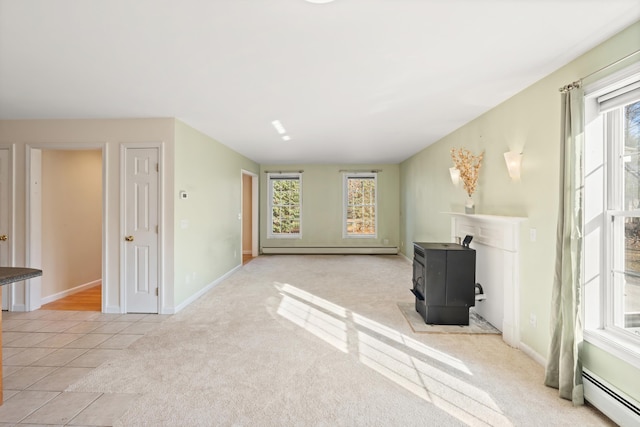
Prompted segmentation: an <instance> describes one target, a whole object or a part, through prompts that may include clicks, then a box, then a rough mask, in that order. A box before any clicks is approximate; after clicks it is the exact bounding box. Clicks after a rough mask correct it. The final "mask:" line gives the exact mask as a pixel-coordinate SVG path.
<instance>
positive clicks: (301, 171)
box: [264, 170, 304, 173]
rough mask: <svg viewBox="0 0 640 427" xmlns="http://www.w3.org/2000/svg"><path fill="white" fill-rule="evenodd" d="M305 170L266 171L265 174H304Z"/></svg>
mask: <svg viewBox="0 0 640 427" xmlns="http://www.w3.org/2000/svg"><path fill="white" fill-rule="evenodd" d="M303 172H304V171H303V170H299V171H264V173H303Z"/></svg>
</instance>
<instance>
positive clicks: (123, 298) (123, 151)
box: [118, 142, 165, 314]
mask: <svg viewBox="0 0 640 427" xmlns="http://www.w3.org/2000/svg"><path fill="white" fill-rule="evenodd" d="M130 148H155V149H157V150H158V169H159V170H158V260H157V268H158V272H157V273H158V306H157V311H156V313H158V314H161V313H162V307H164V299H165V289H164V268H163V266H164V144H163V143H162V142H122V143H120V234H119V235H118V241H119V242H120V247H119V248H120V300H119V304H120V312H121V313H127V283H126V272H125V270H124V266H125V265H126V260H125V241H124V236H125V235H126V233H127V230H126V229H125V224H126V213H127V212H126V208H127V207H126V197H125V194H126V192H125V190H126V188H125V183H126V173H127V170H126V169H127V168H126V167H125V162H126V158H127V157H126V155H127V149H130Z"/></svg>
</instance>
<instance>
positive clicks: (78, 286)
mask: <svg viewBox="0 0 640 427" xmlns="http://www.w3.org/2000/svg"><path fill="white" fill-rule="evenodd" d="M103 151H104V148H103V147H101V146H98V147H96V146H78V145H77V144H75V145H74V146H73V147H68V146H63V145H62V146H51V145H50V144H48V145H47V146H46V147H44V146H43V147H27V162H28V167H27V170H28V174H29V178H30V180H29V183H28V204H27V219H28V224H27V239H28V242H29V246H28V255H27V256H28V263H29V265H34V266H40V267H41V269H42V270H43V275H42V277H40V278H37V280H33V279H32V280H31V281H30V283H29V286H28V288H27V289H26V298H25V305H26V307H25V309H26V311H32V310H36V309H38V308H46V309H60V310H70V309H72V310H82V309H84V310H87V309H90V310H95V311H104V304H103V301H104V297H103V296H104V294H105V291H106V289H105V287H104V286H102V280H103V277H104V276H103V272H104V267H103V266H104V253H105V250H104V236H103V229H104V227H103V222H104V221H103V220H104V217H103V215H104V213H103V212H104V209H103V207H104V188H105V183H104V179H103V176H104V175H103V170H104V152H103ZM43 213H46V214H43ZM87 295H90V296H91V298H90V299H88V300H87V299H86V296H87ZM69 301H74V302H73V303H72V304H71V305H69V304H67V302H69ZM83 302H84V303H83Z"/></svg>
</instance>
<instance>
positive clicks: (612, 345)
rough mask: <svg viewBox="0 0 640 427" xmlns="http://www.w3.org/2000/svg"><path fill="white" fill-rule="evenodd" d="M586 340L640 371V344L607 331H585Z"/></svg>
mask: <svg viewBox="0 0 640 427" xmlns="http://www.w3.org/2000/svg"><path fill="white" fill-rule="evenodd" d="M584 340H585V341H586V342H588V343H590V344H592V345H594V346H596V347H598V348H600V349H602V350H604V351H606V352H608V353H610V354H611V355H613V356H615V357H617V358H619V359H621V360H624V361H625V362H627V363H628V364H630V365H631V366H633V367H634V368H636V369H640V343H637V342H633V341H632V340H630V339H628V338H626V337H623V336H620V335H618V334H616V333H615V332H611V331H607V330H605V329H590V330H585V331H584Z"/></svg>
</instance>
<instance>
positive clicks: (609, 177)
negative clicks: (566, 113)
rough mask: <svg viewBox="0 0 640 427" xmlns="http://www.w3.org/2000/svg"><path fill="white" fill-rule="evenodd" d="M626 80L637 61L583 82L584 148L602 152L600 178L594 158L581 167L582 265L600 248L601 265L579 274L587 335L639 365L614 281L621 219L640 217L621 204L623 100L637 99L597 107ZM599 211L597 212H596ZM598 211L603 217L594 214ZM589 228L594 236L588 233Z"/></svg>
mask: <svg viewBox="0 0 640 427" xmlns="http://www.w3.org/2000/svg"><path fill="white" fill-rule="evenodd" d="M630 82H631V83H633V82H640V63H639V64H635V65H632V66H630V67H627V68H626V69H624V70H622V71H620V72H618V73H615V74H613V75H611V76H609V77H607V78H605V79H602V80H600V81H598V82H595V83H594V84H592V85H590V86H588V87H587V88H585V95H584V104H585V119H586V120H585V123H586V125H585V151H586V152H590V155H591V156H593V157H598V156H600V155H601V156H602V158H601V159H600V162H601V167H602V168H603V172H602V177H601V179H598V178H596V176H597V175H598V173H597V171H596V170H595V169H594V170H591V168H592V167H593V165H594V164H597V163H598V162H594V163H593V164H590V165H589V168H587V169H585V171H584V174H585V205H586V207H585V212H584V214H585V230H584V232H585V242H584V247H583V259H584V260H585V262H583V269H584V268H586V267H585V266H584V264H587V263H588V262H589V261H587V260H591V261H594V260H595V259H594V257H595V256H596V255H597V254H600V257H601V266H600V267H599V268H600V269H601V270H600V271H599V272H598V268H594V267H593V266H592V265H590V266H588V268H589V269H590V271H589V274H583V283H582V286H581V287H582V289H581V292H582V301H584V304H583V319H584V332H583V334H584V339H585V341H587V342H589V343H591V344H593V345H595V346H596V347H599V348H601V349H603V350H605V351H607V352H609V353H611V354H613V355H614V356H616V357H618V358H620V359H622V360H624V361H626V362H627V363H629V364H631V365H632V366H634V367H636V368H639V369H640V335H637V334H635V333H633V332H632V331H629V330H626V328H624V327H623V326H619V324H620V316H622V315H624V308H623V306H622V305H621V304H622V303H623V300H622V299H621V294H620V290H619V289H618V293H616V286H618V287H620V286H621V284H623V283H624V281H623V280H622V279H621V273H622V274H626V266H625V265H624V263H625V255H624V254H625V252H624V251H623V252H622V253H621V255H620V253H619V249H620V248H624V239H625V234H624V233H625V228H624V227H625V220H624V219H625V218H633V217H640V209H630V208H627V207H626V206H624V199H625V197H624V171H625V161H624V156H625V153H624V141H623V134H624V132H623V129H624V128H623V126H624V116H623V114H621V111H620V109H621V108H624V106H625V105H629V103H633V102H636V101H625V102H623V103H621V104H620V105H618V106H616V107H615V108H613V109H611V108H609V109H606V108H603V109H602V111H600V110H601V101H602V99H607V100H608V99H611V98H612V97H611V96H609V94H612V93H613V92H616V91H619V90H620V89H621V88H623V87H625V86H628V85H629V83H630ZM598 150H602V153H601V154H598ZM594 153H595V154H594ZM588 175H589V176H588ZM598 200H600V201H598ZM595 203H601V207H600V208H597V207H595V206H596V205H595ZM594 207H595V208H594ZM625 208H626V209H625ZM594 212H595V213H594ZM598 212H600V214H598V215H596V214H597V213H598ZM598 217H599V218H601V219H600V220H598V219H597V218H598ZM598 229H599V230H600V231H599V232H597V230H598ZM594 230H595V231H596V232H595V233H594ZM590 233H591V235H592V236H595V237H591V236H590ZM598 235H599V236H600V237H598ZM594 272H597V274H594ZM620 310H622V312H621V311H620ZM616 316H618V318H616Z"/></svg>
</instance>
